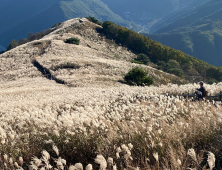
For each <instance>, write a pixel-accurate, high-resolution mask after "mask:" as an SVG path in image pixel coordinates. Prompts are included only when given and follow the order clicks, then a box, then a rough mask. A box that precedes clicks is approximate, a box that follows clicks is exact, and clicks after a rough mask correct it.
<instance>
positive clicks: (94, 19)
mask: <svg viewBox="0 0 222 170" xmlns="http://www.w3.org/2000/svg"><path fill="white" fill-rule="evenodd" d="M86 19H88V20H89V21H91V22H93V23H95V24H98V25H103V23H102V22H101V21H99V20H98V19H96V18H95V17H91V16H89V17H86Z"/></svg>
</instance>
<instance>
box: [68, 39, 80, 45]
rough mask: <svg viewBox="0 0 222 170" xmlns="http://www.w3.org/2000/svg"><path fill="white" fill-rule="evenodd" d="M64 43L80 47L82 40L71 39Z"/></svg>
mask: <svg viewBox="0 0 222 170" xmlns="http://www.w3.org/2000/svg"><path fill="white" fill-rule="evenodd" d="M64 42H65V43H68V44H76V45H79V42H80V40H79V39H78V38H69V39H67V40H65V41H64Z"/></svg>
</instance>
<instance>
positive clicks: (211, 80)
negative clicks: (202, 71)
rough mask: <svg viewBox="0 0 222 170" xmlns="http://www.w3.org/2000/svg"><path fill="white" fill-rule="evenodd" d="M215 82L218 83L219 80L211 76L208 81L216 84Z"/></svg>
mask: <svg viewBox="0 0 222 170" xmlns="http://www.w3.org/2000/svg"><path fill="white" fill-rule="evenodd" d="M214 83H218V81H217V80H216V79H214V78H211V79H210V80H209V81H208V84H214Z"/></svg>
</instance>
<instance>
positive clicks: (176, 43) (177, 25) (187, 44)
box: [144, 0, 222, 66]
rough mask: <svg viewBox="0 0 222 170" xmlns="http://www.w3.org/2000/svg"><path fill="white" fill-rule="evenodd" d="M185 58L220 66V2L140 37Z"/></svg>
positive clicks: (221, 44)
mask: <svg viewBox="0 0 222 170" xmlns="http://www.w3.org/2000/svg"><path fill="white" fill-rule="evenodd" d="M144 35H146V36H149V37H150V38H152V39H154V40H156V41H159V42H161V43H162V44H164V45H167V46H170V47H172V48H175V49H177V50H181V51H183V52H185V53H187V54H189V55H192V56H194V57H197V58H199V59H201V60H204V61H207V62H208V63H211V64H213V65H216V66H222V48H221V47H222V0H212V1H210V2H208V3H207V4H204V5H203V6H201V7H199V8H198V9H197V10H196V12H194V13H192V14H190V15H187V16H186V17H183V18H180V19H179V20H177V21H175V22H173V23H171V24H169V25H167V26H165V27H163V28H161V29H159V30H157V31H155V34H144Z"/></svg>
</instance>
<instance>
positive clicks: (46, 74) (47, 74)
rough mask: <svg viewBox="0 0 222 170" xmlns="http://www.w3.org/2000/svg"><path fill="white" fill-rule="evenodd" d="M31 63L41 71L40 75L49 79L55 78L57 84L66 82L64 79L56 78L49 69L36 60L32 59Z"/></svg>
mask: <svg viewBox="0 0 222 170" xmlns="http://www.w3.org/2000/svg"><path fill="white" fill-rule="evenodd" d="M32 64H33V66H34V67H36V68H37V69H38V70H39V71H40V72H41V73H42V75H43V76H44V77H45V78H47V79H49V80H55V82H56V83H58V84H66V82H65V81H64V80H60V79H58V78H56V77H55V76H53V75H52V74H51V72H50V70H49V69H47V68H45V67H43V66H42V65H41V64H40V63H39V62H38V61H37V60H35V59H34V60H32Z"/></svg>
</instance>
